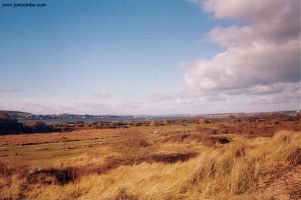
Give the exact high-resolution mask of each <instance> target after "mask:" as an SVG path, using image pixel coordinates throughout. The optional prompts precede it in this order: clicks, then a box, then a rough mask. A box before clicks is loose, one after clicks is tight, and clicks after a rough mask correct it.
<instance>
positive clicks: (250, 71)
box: [185, 0, 301, 102]
mask: <svg viewBox="0 0 301 200" xmlns="http://www.w3.org/2000/svg"><path fill="white" fill-rule="evenodd" d="M193 2H194V3H196V4H198V5H200V6H201V8H202V9H203V10H205V11H206V12H209V13H212V14H213V17H214V18H216V19H234V20H237V21H241V22H242V23H241V24H243V25H234V26H229V27H216V28H214V29H213V30H211V31H210V32H209V34H208V37H209V40H210V41H211V42H214V43H217V44H218V45H220V46H221V47H223V48H225V51H224V52H222V53H219V54H217V55H215V56H214V57H213V58H212V59H209V60H202V59H201V60H198V61H195V62H194V63H191V64H190V65H189V67H188V70H187V71H186V73H185V81H186V83H187V85H188V86H189V88H191V89H192V90H193V91H194V92H196V93H203V94H204V93H210V92H211V93H212V92H219V93H224V94H231V95H239V94H249V95H255V94H257V95H269V94H275V93H278V94H279V95H282V98H289V95H290V96H292V94H293V93H295V96H297V97H299V95H300V39H301V37H300V1H299V0H289V1H283V0H262V1H260V2H258V3H254V1H251V0H227V1H225V0H193ZM265 99H269V97H266V96H265ZM295 99H296V100H300V98H295ZM266 101H267V100H266ZM269 102H272V101H271V100H270V101H269Z"/></svg>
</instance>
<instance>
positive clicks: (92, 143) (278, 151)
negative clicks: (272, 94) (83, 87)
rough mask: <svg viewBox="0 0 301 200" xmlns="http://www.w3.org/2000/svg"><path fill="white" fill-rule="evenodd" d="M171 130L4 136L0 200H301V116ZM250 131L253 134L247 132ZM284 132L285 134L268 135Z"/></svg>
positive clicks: (196, 122)
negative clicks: (249, 128) (300, 129)
mask: <svg viewBox="0 0 301 200" xmlns="http://www.w3.org/2000/svg"><path fill="white" fill-rule="evenodd" d="M189 120H191V121H189ZM188 122H189V123H188ZM173 123H179V120H178V121H176V122H175V121H168V124H169V125H164V124H163V123H162V124H163V125H160V123H159V124H158V125H156V126H155V127H154V126H139V127H128V128H126V129H93V130H92V129H87V130H81V131H73V132H60V133H43V134H30V135H10V136H8V135H6V136H1V137H0V156H5V157H3V158H4V159H2V160H1V161H2V162H0V197H1V198H3V199H41V200H47V199H104V200H107V199H108V200H109V199H116V200H117V199H118V200H119V199H129V200H133V199H134V200H136V199H137V200H138V199H158V200H159V199H160V200H161V199H188V200H189V199H190V200H194V199H221V200H226V199H227V200H228V199H232V200H236V199H245V200H251V199H252V200H253V199H255V200H256V199H258V200H259V199H260V200H261V199H270V200H271V199H284V200H285V199H298V198H301V196H300V185H301V182H300V180H301V179H300V166H301V132H300V131H299V132H296V131H294V132H293V131H291V130H298V129H299V127H300V125H301V123H300V118H299V117H290V116H286V117H284V116H278V117H275V118H272V117H270V116H268V115H266V116H260V117H240V118H238V117H233V116H232V117H229V118H224V119H220V118H218V119H210V120H209V123H208V122H205V121H204V120H199V119H193V120H192V119H187V120H185V121H183V122H181V123H183V125H175V124H173ZM290 125H292V126H290ZM239 127H241V128H240V129H238V128H239ZM245 127H253V128H254V132H253V133H251V132H248V131H249V130H246V131H247V133H243V132H241V130H244V128H245ZM256 127H257V128H256ZM262 127H264V128H262ZM266 127H270V128H268V129H266V130H268V131H267V132H261V131H262V130H263V129H264V130H265V128H266ZM281 127H282V128H283V129H287V130H285V131H277V132H276V134H275V133H274V132H269V131H272V130H273V131H276V130H278V128H279V129H280V128H281ZM154 129H156V130H158V132H157V133H156V134H153V132H154V131H153V130H154ZM213 130H214V131H213ZM225 130H227V132H225ZM251 130H252V128H251ZM1 158H2V157H1ZM25 158H26V159H27V158H30V159H31V161H29V160H26V159H25ZM1 198H0V199H1Z"/></svg>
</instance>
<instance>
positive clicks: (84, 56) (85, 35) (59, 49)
mask: <svg viewBox="0 0 301 200" xmlns="http://www.w3.org/2000/svg"><path fill="white" fill-rule="evenodd" d="M13 2H14V1H11V0H6V1H5V2H4V1H0V4H1V5H2V4H3V3H13ZM18 3H27V1H24V2H23V1H22V2H18ZM31 3H46V4H47V7H43V8H29V7H22V8H10V7H4V6H1V5H0V27H1V28H0V37H1V40H0V110H18V111H25V112H30V113H35V114H58V113H75V114H116V115H128V114H130V115H145V114H150V115H159V114H205V113H229V112H261V111H280V110H297V109H300V81H301V80H300V38H301V36H300V35H301V34H300V1H299V0H288V1H283V0H262V1H260V3H257V4H254V1H252V0H227V1H224V0H151V1H147V0H86V1H80V0H72V1H71V0H69V1H68V0H64V1H62V0H51V1H47V0H45V1H43V2H41V1H31Z"/></svg>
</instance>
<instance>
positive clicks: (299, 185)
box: [262, 166, 301, 200]
mask: <svg viewBox="0 0 301 200" xmlns="http://www.w3.org/2000/svg"><path fill="white" fill-rule="evenodd" d="M262 199H264V200H301V166H298V167H296V168H294V169H293V170H291V171H289V172H285V173H284V174H282V175H281V176H279V178H277V179H275V180H274V181H273V182H272V183H271V184H270V185H269V186H268V187H267V188H266V189H265V190H264V191H263V193H262Z"/></svg>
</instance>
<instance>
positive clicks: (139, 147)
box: [113, 132, 154, 164]
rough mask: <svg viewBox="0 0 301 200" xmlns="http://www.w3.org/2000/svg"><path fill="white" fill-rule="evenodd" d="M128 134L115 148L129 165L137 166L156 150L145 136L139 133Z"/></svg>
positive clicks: (115, 144)
mask: <svg viewBox="0 0 301 200" xmlns="http://www.w3.org/2000/svg"><path fill="white" fill-rule="evenodd" d="M126 134H127V135H126V136H124V137H122V139H121V140H120V141H118V142H116V143H114V147H113V148H114V149H115V150H116V151H117V152H118V153H120V154H121V156H122V159H124V160H125V161H126V162H128V163H129V164H137V163H138V162H140V161H141V160H142V159H143V158H145V157H148V156H149V155H150V153H151V152H152V151H153V150H154V148H153V146H152V145H150V144H149V142H148V141H147V140H146V136H145V135H142V134H140V133H138V132H133V133H126Z"/></svg>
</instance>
